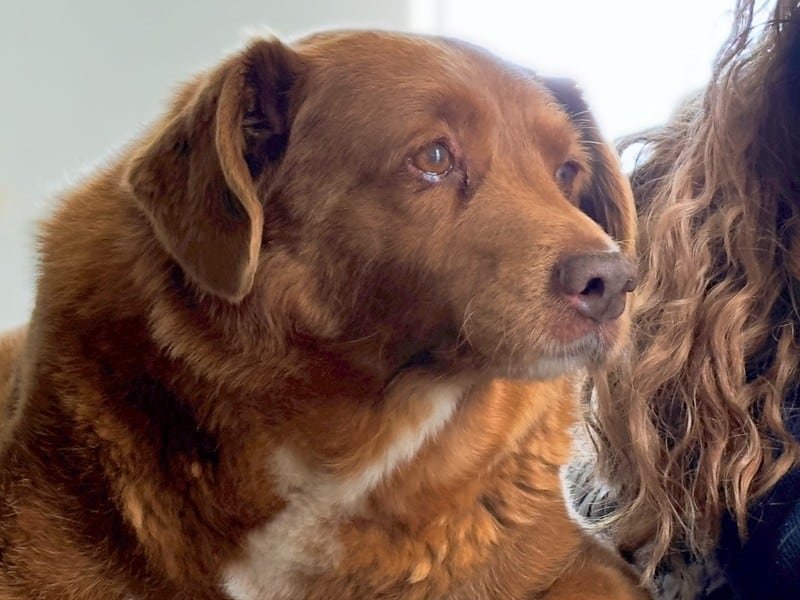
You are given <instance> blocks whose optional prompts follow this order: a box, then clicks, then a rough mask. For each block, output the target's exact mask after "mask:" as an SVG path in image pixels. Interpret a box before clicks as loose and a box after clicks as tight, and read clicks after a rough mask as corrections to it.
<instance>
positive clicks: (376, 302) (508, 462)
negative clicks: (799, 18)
mask: <svg viewBox="0 0 800 600" xmlns="http://www.w3.org/2000/svg"><path fill="white" fill-rule="evenodd" d="M598 223H599V224H598ZM603 228H605V229H606V231H607V232H608V233H606V232H604V231H603ZM608 234H611V236H613V237H614V238H616V240H617V241H618V242H619V245H618V243H617V242H615V241H612V237H610V236H609V235H608ZM633 235H634V225H633V210H632V202H631V197H630V192H629V189H628V187H627V184H626V182H625V180H624V179H623V177H622V176H621V174H620V172H619V171H618V168H617V166H616V161H615V159H614V158H613V155H612V153H611V151H610V150H609V149H608V148H607V147H606V146H605V145H604V144H603V143H602V142H601V141H600V139H599V137H598V135H597V132H596V129H595V127H594V125H593V123H592V121H591V118H590V117H589V115H588V113H586V107H585V106H584V105H583V102H582V101H581V100H580V98H579V96H578V95H577V93H576V91H575V90H574V89H573V88H572V86H571V85H570V84H568V83H565V82H563V81H554V82H544V81H542V80H539V79H537V78H536V77H535V76H533V75H532V74H531V73H528V72H526V71H524V70H522V69H518V68H515V67H513V66H511V65H508V64H505V63H503V62H500V61H498V60H497V59H495V58H493V57H492V56H490V55H488V54H486V53H484V52H482V51H480V50H478V49H475V48H472V47H469V46H467V45H465V44H461V43H457V42H453V41H446V40H437V39H424V38H417V37H412V36H404V35H394V34H386V33H369V32H363V33H336V34H326V35H319V36H314V37H311V38H308V39H305V40H303V41H301V42H299V43H297V44H295V45H294V46H293V47H291V48H290V47H287V46H285V45H283V44H281V43H279V42H278V41H274V40H260V41H255V42H253V43H252V44H251V45H250V46H249V47H248V48H247V49H246V50H245V51H244V52H242V53H240V54H238V55H236V56H233V57H231V58H230V59H229V60H227V61H226V62H224V63H223V64H221V65H220V66H219V67H217V68H215V69H213V70H212V71H210V72H208V73H206V74H204V75H202V76H201V77H199V78H198V79H196V80H195V81H193V82H192V83H190V84H189V85H187V86H186V87H185V88H183V90H182V91H181V93H180V94H179V95H178V97H177V100H176V102H175V103H174V105H173V107H172V109H171V110H170V111H169V113H168V114H167V116H166V117H165V118H164V119H163V120H162V121H161V122H160V123H158V124H157V125H156V126H155V127H154V128H153V129H152V130H151V131H150V132H149V133H148V134H147V135H145V136H144V138H143V139H141V140H139V141H137V142H135V143H134V144H132V145H131V146H130V147H129V148H128V149H127V150H126V151H124V152H123V153H122V155H121V156H120V157H118V158H117V159H116V160H115V161H114V162H113V163H112V164H110V165H109V166H108V167H107V168H105V169H102V170H101V171H100V172H98V173H97V174H96V175H95V176H94V177H92V178H91V179H89V180H88V181H86V182H84V183H83V185H81V186H80V187H79V188H78V189H76V190H74V191H73V192H71V193H70V194H69V195H68V196H67V197H66V198H65V200H64V202H63V205H62V207H61V209H60V210H59V211H58V212H57V214H56V215H55V216H54V217H53V218H52V219H51V220H50V221H49V223H48V224H47V225H46V226H45V228H44V233H43V243H42V259H41V277H40V280H39V287H38V297H37V304H36V309H35V311H34V314H33V318H32V321H31V324H30V326H29V329H28V331H27V334H21V333H20V334H17V335H16V337H15V338H14V339H11V338H9V339H8V340H6V341H5V342H3V346H2V347H0V359H1V360H2V362H0V364H2V366H1V367H0V377H1V378H2V379H0V391H2V390H6V392H5V393H6V394H7V395H8V399H7V401H6V402H5V406H6V417H5V419H6V422H5V424H4V429H3V433H2V440H3V444H4V449H3V455H2V501H1V503H0V510H1V512H0V563H1V564H2V581H0V597H3V598H58V599H63V598H76V599H77V598H80V599H100V598H102V599H109V598H119V599H129V598H136V599H143V598H148V599H149V598H185V599H188V598H233V599H237V600H240V599H248V600H250V599H300V598H316V599H323V598H324V599H329V598H341V599H346V598H350V599H370V598H378V597H380V598H453V599H488V598H515V599H516V598H519V599H523V598H539V597H542V598H545V597H546V598H549V599H556V598H598V599H599V598H602V599H607V598H639V597H643V596H644V595H645V594H644V592H642V591H641V590H640V589H639V588H637V586H636V581H635V578H634V577H633V576H632V575H631V574H630V573H629V572H628V570H627V569H626V568H625V566H624V564H623V563H622V562H621V561H620V560H619V559H618V558H616V557H615V556H614V555H613V554H612V553H611V552H609V551H607V550H606V549H605V548H603V547H601V546H599V545H598V544H597V543H595V542H593V541H592V540H591V539H590V538H589V537H588V536H587V535H585V534H584V533H583V532H582V531H581V529H580V527H579V526H578V524H576V523H575V522H574V521H573V520H572V519H571V518H570V517H569V515H568V513H567V510H566V508H565V504H564V500H563V497H562V492H561V485H560V480H559V467H560V465H562V464H563V463H564V462H565V460H566V458H567V455H568V452H569V446H570V439H569V435H568V428H569V427H570V424H571V423H572V420H573V401H574V396H575V394H574V391H575V389H574V388H575V381H574V380H573V378H572V377H571V376H570V374H571V373H574V372H575V371H576V370H577V369H579V368H580V367H583V366H585V365H587V364H590V363H600V362H602V361H603V360H605V359H606V358H607V357H608V356H610V355H612V354H614V352H615V351H616V350H617V348H618V347H619V346H620V345H621V344H622V342H623V340H624V337H625V335H626V330H627V324H628V317H627V314H625V312H624V308H625V300H626V292H628V291H630V289H631V287H632V277H633V272H632V266H631V263H630V262H629V261H628V259H627V258H626V256H627V255H630V253H631V252H632V242H631V240H632V239H633ZM620 247H621V248H622V251H620ZM499 377H506V378H513V379H516V380H517V382H516V383H514V382H512V381H510V380H508V379H506V380H501V379H498V378H499ZM523 380H524V381H523Z"/></svg>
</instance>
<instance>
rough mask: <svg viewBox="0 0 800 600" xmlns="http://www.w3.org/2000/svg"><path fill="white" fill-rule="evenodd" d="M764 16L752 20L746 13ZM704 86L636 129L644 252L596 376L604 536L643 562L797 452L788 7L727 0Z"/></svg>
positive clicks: (797, 62) (793, 38) (651, 562)
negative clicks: (624, 323)
mask: <svg viewBox="0 0 800 600" xmlns="http://www.w3.org/2000/svg"><path fill="white" fill-rule="evenodd" d="M765 14H766V15H767V19H766V22H765V23H763V24H761V25H757V21H758V19H760V18H761V19H763V18H764V15H765ZM734 15H735V19H734V21H735V22H734V26H733V30H732V33H731V35H730V37H729V38H728V40H727V42H726V43H725V45H724V47H723V48H722V50H721V52H720V54H719V55H718V57H717V60H716V62H715V68H714V72H713V76H712V78H711V81H710V83H709V85H708V87H707V88H706V89H705V90H704V91H703V92H702V93H700V94H698V95H697V96H695V97H694V98H692V99H691V100H689V101H688V102H687V103H686V104H685V105H684V106H683V108H682V109H681V110H680V111H679V112H678V114H677V115H675V117H674V118H673V119H672V120H671V122H670V123H669V124H668V125H667V126H665V127H663V128H661V129H658V130H653V131H650V132H646V133H645V134H642V135H640V136H637V137H635V138H631V139H630V140H628V143H631V142H641V143H642V144H643V146H642V148H643V149H642V151H641V152H640V157H641V160H639V161H637V162H638V164H637V165H636V168H635V170H634V173H633V175H632V184H633V187H634V192H635V196H636V199H637V207H638V210H639V219H640V220H639V225H640V239H639V244H640V245H639V248H640V249H641V253H642V254H641V259H640V277H641V286H640V292H639V295H638V301H637V302H638V306H637V312H636V327H635V331H634V343H633V349H632V351H631V353H630V356H629V359H630V360H628V361H627V362H626V364H624V365H623V366H622V367H620V368H619V370H617V371H615V372H614V373H612V374H611V377H610V378H609V379H608V380H605V379H601V380H599V381H597V382H596V383H597V393H598V399H599V401H598V402H597V404H596V406H595V407H594V415H593V417H594V419H593V428H594V437H595V440H596V442H597V444H598V449H599V461H600V469H601V472H602V473H603V474H604V475H605V476H606V477H607V478H608V480H609V481H610V482H611V483H612V484H613V485H614V487H615V491H616V493H617V494H618V502H619V503H618V506H617V509H616V511H615V514H614V515H613V518H612V520H611V523H612V524H613V527H612V530H613V532H614V535H615V536H616V539H617V541H618V543H619V545H620V546H621V547H622V548H624V549H627V550H629V551H632V552H634V551H635V552H639V558H640V559H641V560H642V562H643V563H644V565H645V566H646V575H647V576H649V575H652V573H653V571H654V569H655V566H656V565H657V564H658V563H659V561H660V560H662V559H663V558H664V557H665V556H667V555H668V554H670V553H671V552H673V551H686V550H688V551H690V552H693V553H695V554H697V555H703V554H706V553H708V552H709V551H710V550H712V549H713V547H714V544H715V543H716V541H717V538H718V533H719V526H720V521H721V518H722V516H723V514H724V513H725V512H726V511H727V512H729V513H730V514H731V515H733V517H734V518H735V519H736V522H737V524H738V527H739V530H740V534H741V535H742V536H745V535H746V522H747V520H746V515H747V510H748V507H749V505H750V504H751V503H752V501H753V500H754V499H757V498H758V497H759V496H761V495H763V494H764V493H765V492H767V491H768V490H769V489H770V488H771V487H772V486H773V485H774V484H775V483H776V481H777V480H778V479H779V478H780V477H781V476H782V475H784V474H785V473H786V472H787V470H789V469H790V468H792V466H793V465H794V464H796V463H797V460H798V457H800V452H799V451H798V445H797V444H796V443H795V441H794V440H793V438H792V436H791V434H790V433H789V432H788V431H787V429H786V427H785V424H784V421H785V419H786V416H787V415H786V414H785V407H784V398H786V397H787V396H788V395H789V394H790V393H793V390H794V389H795V388H796V386H798V384H799V383H800V343H799V342H800V328H799V326H800V314H799V313H798V300H799V299H798V297H797V296H798V293H800V8H799V7H798V2H796V1H793V2H786V1H783V0H778V2H777V4H776V5H775V6H774V8H773V10H772V14H771V16H769V14H768V13H765V12H763V11H759V10H756V9H755V7H754V2H753V0H739V1H738V3H737V5H736V9H735V13H734Z"/></svg>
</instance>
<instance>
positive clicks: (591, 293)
mask: <svg viewBox="0 0 800 600" xmlns="http://www.w3.org/2000/svg"><path fill="white" fill-rule="evenodd" d="M554 284H555V288H556V292H557V293H558V294H560V295H562V296H566V298H567V299H568V300H569V302H570V304H572V305H573V306H574V307H575V309H576V310H577V311H578V312H579V313H580V314H582V315H583V316H585V317H588V318H590V319H593V320H594V321H597V322H598V323H602V322H605V321H613V320H614V319H616V318H617V317H619V316H620V315H621V314H622V312H623V311H624V310H625V301H626V294H627V293H628V292H632V291H633V289H634V288H635V287H636V267H635V266H634V264H633V263H632V262H631V261H630V260H628V259H627V258H625V256H623V255H622V254H620V253H619V252H613V253H603V254H573V255H570V256H566V257H564V258H562V259H561V260H560V261H559V262H558V264H557V265H556V268H555V272H554Z"/></svg>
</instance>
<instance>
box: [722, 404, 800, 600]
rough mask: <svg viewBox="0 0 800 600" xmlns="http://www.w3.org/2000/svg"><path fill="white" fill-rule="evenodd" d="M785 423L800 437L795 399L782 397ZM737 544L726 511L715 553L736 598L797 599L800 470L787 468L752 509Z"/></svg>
mask: <svg viewBox="0 0 800 600" xmlns="http://www.w3.org/2000/svg"><path fill="white" fill-rule="evenodd" d="M786 409H787V412H788V415H787V417H788V418H787V424H788V426H789V429H790V430H791V432H792V433H793V434H794V436H795V437H796V438H797V439H798V440H800V400H798V395H797V394H793V396H792V397H791V398H789V400H788V402H787V407H786ZM748 527H749V532H748V533H749V535H748V538H747V540H746V541H745V542H744V543H742V542H741V541H740V540H739V534H738V532H737V529H736V524H735V523H734V521H733V519H732V518H730V516H728V517H726V518H725V520H724V521H723V524H722V536H721V539H720V547H719V551H718V558H719V562H720V565H721V566H722V568H723V569H724V571H725V575H726V577H727V579H728V583H729V585H730V587H731V590H732V591H733V593H734V595H735V597H736V598H740V599H743V600H744V599H747V600H750V599H753V600H800V469H796V470H794V471H792V472H790V473H788V474H787V475H786V476H785V477H783V479H781V480H780V481H779V482H778V484H777V485H776V486H775V488H774V489H773V490H772V491H771V492H770V493H769V494H768V495H767V496H765V497H764V498H763V499H762V500H761V501H759V502H758V503H757V504H756V505H755V506H754V507H753V509H752V511H751V513H750V517H749V519H748Z"/></svg>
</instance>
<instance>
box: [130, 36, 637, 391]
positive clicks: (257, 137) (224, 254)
mask: <svg viewBox="0 0 800 600" xmlns="http://www.w3.org/2000/svg"><path fill="white" fill-rule="evenodd" d="M126 177H127V180H128V182H129V183H130V185H131V188H132V190H133V193H134V194H135V197H136V199H137V202H138V204H139V206H140V207H141V209H142V210H143V211H144V213H145V214H146V215H147V217H148V218H149V221H150V223H151V225H152V228H153V230H154V231H155V234H156V235H157V237H158V239H159V240H160V242H161V244H162V245H163V247H164V248H165V249H166V250H167V251H168V252H169V254H170V255H171V256H172V258H173V259H174V260H175V261H176V262H177V264H178V265H180V267H181V269H182V270H183V272H184V273H185V274H186V276H187V279H188V280H189V281H191V282H192V284H193V285H194V286H196V287H197V288H199V290H200V291H202V292H205V293H207V294H211V296H212V299H213V297H217V298H222V299H225V300H226V301H228V302H231V303H248V304H249V305H250V306H253V305H257V306H260V307H263V311H264V314H265V319H267V318H268V319H270V320H271V321H273V322H275V321H280V318H284V317H285V321H282V322H283V323H284V324H285V327H284V328H285V329H286V331H287V332H289V334H292V335H294V334H297V335H302V336H303V338H304V339H306V340H311V341H312V342H313V343H314V344H319V345H322V346H325V347H335V348H337V349H339V350H340V351H341V349H343V348H360V350H359V351H363V352H365V353H366V354H365V355H364V357H363V359H364V360H365V361H367V360H373V361H377V362H381V363H382V365H381V368H382V369H383V370H385V371H387V372H391V371H392V370H396V369H397V368H400V367H402V366H403V365H404V364H411V363H417V364H419V363H421V362H424V363H433V364H435V365H438V366H444V367H446V368H448V369H451V370H452V369H462V368H463V369H473V368H477V369H485V370H487V371H491V372H494V373H496V374H502V375H510V376H536V377H538V376H551V375H556V374H559V373H561V372H563V371H565V370H567V369H571V368H574V367H577V366H581V365H585V364H587V363H589V362H593V361H602V360H603V359H604V357H606V356H607V355H608V354H609V353H612V352H613V351H614V349H615V348H616V347H617V346H618V345H619V341H620V339H621V338H622V337H623V336H624V333H625V329H626V328H627V315H626V314H625V313H624V307H625V301H626V295H627V292H629V291H630V290H631V289H632V285H633V278H634V273H633V266H632V264H631V262H630V261H629V260H628V259H629V257H630V256H631V253H632V252H633V239H634V216H633V215H634V212H633V203H632V199H631V195H630V191H629V188H628V185H627V183H626V181H625V179H624V177H623V176H622V174H621V173H620V171H619V168H618V165H617V162H616V158H615V156H614V154H613V153H612V151H611V150H610V149H609V148H608V146H607V145H606V144H605V143H604V142H603V141H602V139H601V138H600V136H599V135H598V133H597V129H596V127H595V125H594V122H593V121H592V118H591V116H590V114H589V112H588V110H587V108H586V106H585V104H584V103H583V101H582V100H581V98H580V94H579V93H578V92H577V91H576V89H575V88H574V86H573V85H572V84H570V83H569V82H565V81H562V80H549V81H548V80H544V79H540V78H537V77H536V76H535V75H533V74H531V73H530V72H527V71H525V70H523V69H520V68H516V67H514V66H512V65H509V64H507V63H504V62H502V61H500V60H498V59H496V58H494V57H492V56H491V55H489V54H487V53H485V52H483V51H481V50H479V49H476V48H473V47H470V46H468V45H466V44H463V43H459V42H453V41H448V40H442V39H433V38H420V37H413V36H405V35H397V34H387V33H370V32H361V33H335V34H325V35H318V36H313V37H311V38H308V39H306V40H303V41H301V42H299V43H297V44H296V45H294V46H293V47H288V46H285V45H283V44H282V43H281V42H279V41H277V40H261V41H256V42H254V43H252V44H251V45H250V46H249V47H248V48H247V49H246V50H245V51H243V52H242V53H241V54H239V55H237V56H233V57H232V58H230V59H229V60H228V61H227V62H225V63H224V64H223V65H221V66H220V67H219V68H217V69H216V70H214V71H212V72H211V73H210V74H209V75H207V76H206V77H204V78H203V79H202V80H198V81H196V82H194V83H193V84H192V85H190V86H188V87H187V88H186V89H185V90H184V92H183V93H182V94H181V96H180V97H179V99H178V102H177V103H176V105H175V107H174V109H173V112H172V114H171V115H170V117H169V119H168V120H167V121H165V122H164V123H163V124H162V126H161V127H159V128H158V129H157V130H156V131H155V132H154V133H153V134H152V135H151V136H150V139H149V142H148V143H147V144H146V145H145V146H144V147H143V148H142V149H141V150H140V151H139V152H138V153H137V154H136V155H135V156H134V157H133V158H132V160H131V162H130V165H129V168H128V171H127V175H126ZM215 301H216V300H215ZM267 313H269V315H267ZM276 315H282V317H278V316H276ZM365 349H368V352H367V350H365Z"/></svg>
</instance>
